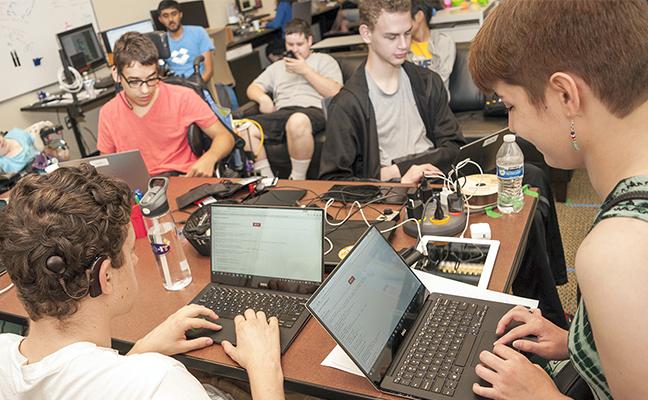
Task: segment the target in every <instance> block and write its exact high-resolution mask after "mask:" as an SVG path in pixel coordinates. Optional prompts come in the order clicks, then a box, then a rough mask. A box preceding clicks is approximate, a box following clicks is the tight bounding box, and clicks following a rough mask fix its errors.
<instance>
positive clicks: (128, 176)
mask: <svg viewBox="0 0 648 400" xmlns="http://www.w3.org/2000/svg"><path fill="white" fill-rule="evenodd" d="M81 164H90V165H92V166H93V167H95V168H96V169H97V172H99V173H100V174H103V175H106V176H111V177H114V178H120V179H122V180H124V181H125V182H126V184H128V186H129V187H130V188H131V190H133V191H134V190H135V189H139V190H141V191H142V193H145V192H146V191H147V190H148V181H149V179H150V178H151V177H150V176H149V174H148V170H147V169H146V165H145V164H144V159H143V158H142V155H141V154H140V152H139V150H131V151H125V152H122V153H113V154H104V155H100V156H96V157H88V158H81V159H78V160H70V161H64V162H61V163H59V167H78V166H80V165H81Z"/></svg>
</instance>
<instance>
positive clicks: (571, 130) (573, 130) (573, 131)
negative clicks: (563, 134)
mask: <svg viewBox="0 0 648 400" xmlns="http://www.w3.org/2000/svg"><path fill="white" fill-rule="evenodd" d="M569 136H571V140H572V142H571V144H572V147H573V148H574V151H579V150H580V147H579V146H578V143H576V128H575V127H574V121H572V122H571V125H570V127H569Z"/></svg>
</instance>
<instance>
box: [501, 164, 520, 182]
mask: <svg viewBox="0 0 648 400" xmlns="http://www.w3.org/2000/svg"><path fill="white" fill-rule="evenodd" d="M523 176H524V165H522V166H520V167H518V168H506V167H500V166H498V167H497V177H498V178H502V179H515V178H522V177H523Z"/></svg>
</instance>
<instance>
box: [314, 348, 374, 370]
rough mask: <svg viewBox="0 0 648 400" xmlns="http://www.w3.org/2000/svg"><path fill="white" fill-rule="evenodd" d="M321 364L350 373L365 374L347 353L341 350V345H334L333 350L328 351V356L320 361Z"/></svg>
mask: <svg viewBox="0 0 648 400" xmlns="http://www.w3.org/2000/svg"><path fill="white" fill-rule="evenodd" d="M322 365H323V366H325V367H331V368H335V369H339V370H341V371H344V372H348V373H350V374H354V375H358V376H365V374H363V373H362V371H360V368H358V366H357V365H355V363H354V362H353V360H351V358H350V357H349V356H348V355H347V353H345V352H344V350H342V347H340V346H337V345H336V346H335V347H334V348H333V350H331V352H330V353H329V355H328V356H326V358H325V359H324V361H322Z"/></svg>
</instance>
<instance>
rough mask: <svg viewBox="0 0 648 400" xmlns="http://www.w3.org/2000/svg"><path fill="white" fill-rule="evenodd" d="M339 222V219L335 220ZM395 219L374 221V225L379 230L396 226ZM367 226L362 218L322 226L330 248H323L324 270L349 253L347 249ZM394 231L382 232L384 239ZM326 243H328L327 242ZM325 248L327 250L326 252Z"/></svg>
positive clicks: (328, 269) (333, 265)
mask: <svg viewBox="0 0 648 400" xmlns="http://www.w3.org/2000/svg"><path fill="white" fill-rule="evenodd" d="M335 222H338V223H339V222H340V221H335ZM396 223H397V222H396V221H380V222H376V223H375V226H376V228H378V229H379V230H380V231H385V230H387V229H390V228H393V227H394V226H396ZM367 228H369V227H368V226H367V224H366V223H365V222H364V221H363V220H359V221H356V220H348V221H346V222H345V223H343V224H342V225H340V226H333V225H326V227H325V228H324V235H326V237H327V238H328V240H330V242H331V244H330V245H328V247H331V250H329V249H328V247H327V248H326V249H325V254H324V266H325V267H326V271H332V270H333V268H335V266H336V265H338V263H339V262H340V261H341V260H342V259H344V257H346V255H347V254H349V251H350V250H351V249H352V248H353V246H354V245H355V244H356V242H357V241H358V239H360V238H361V237H362V235H363V234H364V233H365V231H366V230H367ZM394 232H396V230H395V229H392V230H390V231H387V232H385V233H383V236H385V239H387V240H389V238H391V237H392V235H393V234H394ZM327 244H328V243H327ZM326 250H329V251H328V252H326Z"/></svg>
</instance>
